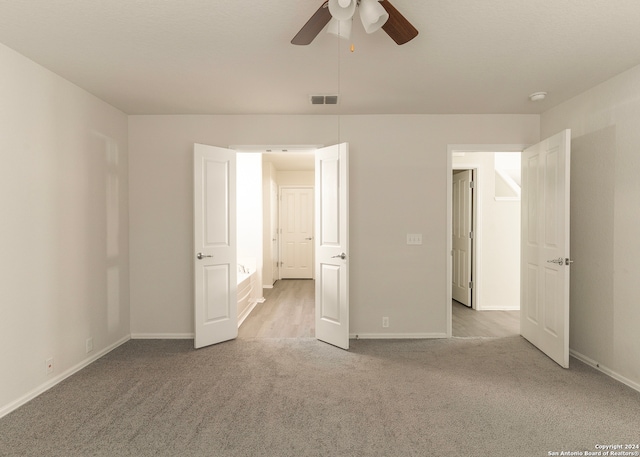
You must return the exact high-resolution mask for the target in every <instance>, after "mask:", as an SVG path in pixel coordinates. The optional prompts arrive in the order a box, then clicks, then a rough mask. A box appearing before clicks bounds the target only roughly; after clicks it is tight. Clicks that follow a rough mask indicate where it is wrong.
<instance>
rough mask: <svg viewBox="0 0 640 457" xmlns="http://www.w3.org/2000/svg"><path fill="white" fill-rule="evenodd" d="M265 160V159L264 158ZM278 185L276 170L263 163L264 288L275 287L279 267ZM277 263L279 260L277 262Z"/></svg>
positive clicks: (269, 164) (270, 165)
mask: <svg viewBox="0 0 640 457" xmlns="http://www.w3.org/2000/svg"><path fill="white" fill-rule="evenodd" d="M263 159H264V158H263ZM277 195H278V184H277V181H276V169H275V167H274V166H273V164H272V163H271V162H266V161H264V160H263V162H262V234H263V236H262V247H263V253H264V254H263V257H262V258H263V261H262V284H263V286H262V287H268V288H271V287H273V283H274V282H275V281H276V280H277V279H278V278H277V277H276V271H277V267H276V265H275V262H274V260H275V259H277V252H276V251H277V243H275V242H274V241H273V240H274V239H276V240H277V237H278V235H277V233H275V232H274V229H276V228H277V226H278V222H277V218H278V214H277V213H278V207H277V205H278V202H277V198H278V196H277ZM276 261H277V260H276Z"/></svg>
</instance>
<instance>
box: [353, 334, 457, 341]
mask: <svg viewBox="0 0 640 457" xmlns="http://www.w3.org/2000/svg"><path fill="white" fill-rule="evenodd" d="M349 338H350V339H352V340H411V339H413V340H424V339H435V338H447V334H446V333H352V334H350V335H349Z"/></svg>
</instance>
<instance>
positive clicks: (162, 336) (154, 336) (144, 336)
mask: <svg viewBox="0 0 640 457" xmlns="http://www.w3.org/2000/svg"><path fill="white" fill-rule="evenodd" d="M194 338H195V335H194V334H193V333H132V334H131V339H132V340H192V339H194Z"/></svg>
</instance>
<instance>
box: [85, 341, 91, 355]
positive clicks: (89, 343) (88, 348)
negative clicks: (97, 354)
mask: <svg viewBox="0 0 640 457" xmlns="http://www.w3.org/2000/svg"><path fill="white" fill-rule="evenodd" d="M85 348H86V350H87V354H88V353H90V352H91V351H93V338H87V342H86V346H85Z"/></svg>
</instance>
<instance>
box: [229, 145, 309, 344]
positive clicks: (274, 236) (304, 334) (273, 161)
mask: <svg viewBox="0 0 640 457" xmlns="http://www.w3.org/2000/svg"><path fill="white" fill-rule="evenodd" d="M252 149H253V148H252ZM315 149H316V147H314V146H310V147H308V148H307V147H292V146H288V147H286V146H283V147H274V146H272V147H265V148H263V149H262V150H261V151H260V152H261V156H262V191H261V199H262V216H263V223H262V226H263V238H262V239H263V256H262V257H263V269H262V270H263V274H262V279H263V281H262V288H263V292H264V294H263V296H264V301H263V302H262V303H261V304H260V305H259V306H257V307H256V308H255V309H254V310H253V311H252V312H251V314H249V316H248V317H247V318H246V320H245V321H244V322H243V324H242V325H241V326H240V328H239V330H238V336H239V337H240V338H309V337H311V338H312V337H314V336H315V322H314V318H315V310H314V304H315V301H314V290H315V281H314V280H313V270H314V261H313V246H314V240H313V239H311V240H308V239H307V238H313V236H314V235H313V231H314V224H313V203H314V202H313V200H314V182H315V175H314V174H315V161H314V151H315ZM304 211H307V212H306V214H302V215H301V214H300V212H304ZM309 212H310V213H309ZM305 216H306V217H305ZM283 219H284V221H283ZM289 222H291V224H288V223H289ZM301 222H304V223H301ZM288 225H293V227H292V229H293V230H292V231H290V230H289V229H288V228H287V227H288ZM309 248H311V249H310V250H309ZM283 254H284V255H283ZM291 277H295V278H299V279H286V278H291ZM283 278H285V279H283ZM302 278H306V279H302Z"/></svg>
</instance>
